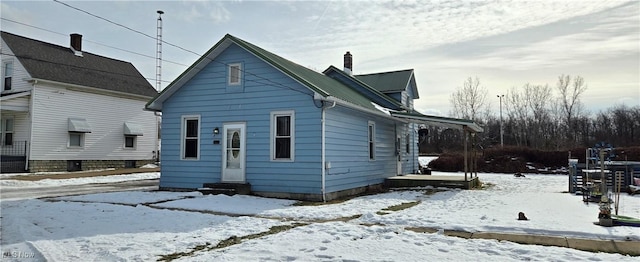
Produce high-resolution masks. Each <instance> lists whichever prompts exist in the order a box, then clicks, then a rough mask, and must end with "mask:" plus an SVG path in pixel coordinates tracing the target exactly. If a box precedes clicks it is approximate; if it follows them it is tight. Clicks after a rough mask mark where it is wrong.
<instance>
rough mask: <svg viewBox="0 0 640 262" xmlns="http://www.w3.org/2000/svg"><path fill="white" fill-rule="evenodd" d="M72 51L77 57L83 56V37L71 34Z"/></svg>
mask: <svg viewBox="0 0 640 262" xmlns="http://www.w3.org/2000/svg"><path fill="white" fill-rule="evenodd" d="M71 50H73V53H74V54H75V55H77V56H82V35H81V34H76V33H73V34H71Z"/></svg>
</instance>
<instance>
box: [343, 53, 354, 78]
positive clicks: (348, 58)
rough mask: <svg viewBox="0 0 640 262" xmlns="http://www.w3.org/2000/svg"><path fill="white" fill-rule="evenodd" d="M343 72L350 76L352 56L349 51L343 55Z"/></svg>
mask: <svg viewBox="0 0 640 262" xmlns="http://www.w3.org/2000/svg"><path fill="white" fill-rule="evenodd" d="M344 72H345V73H347V74H349V75H352V73H353V56H352V55H351V53H349V51H347V53H346V54H344Z"/></svg>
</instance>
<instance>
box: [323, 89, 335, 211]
mask: <svg viewBox="0 0 640 262" xmlns="http://www.w3.org/2000/svg"><path fill="white" fill-rule="evenodd" d="M322 101H323V103H322V120H321V121H322V131H321V132H322V202H327V197H326V187H327V183H326V179H327V156H326V141H327V137H326V134H325V133H326V127H325V122H326V121H325V120H326V118H325V112H326V110H327V109H331V108H334V107H335V106H336V102H335V101H333V104H332V105H331V106H329V107H327V106H325V105H324V101H325V100H322Z"/></svg>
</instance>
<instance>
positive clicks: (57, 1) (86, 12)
mask: <svg viewBox="0 0 640 262" xmlns="http://www.w3.org/2000/svg"><path fill="white" fill-rule="evenodd" d="M53 1H54V2H56V3H59V4H62V5H64V6H67V7H69V8H72V9H74V10H77V11H80V12H82V13H85V14H87V15H90V16H93V17H95V18H98V19H100V20H104V21H106V22H108V23H110V24H114V25H117V26H120V27H122V28H125V29H127V30H130V31H132V32H135V33H138V34H141V35H143V36H146V37H148V38H151V39H154V40H157V38H156V37H153V36H151V35H149V34H146V33H143V32H141V31H138V30H135V29H133V28H130V27H128V26H125V25H123V24H120V23H117V22H114V21H111V20H109V19H108V18H104V17H102V16H99V15H96V14H93V13H91V12H89V11H85V10H82V9H80V8H77V7H74V6H71V5H69V4H67V3H64V2H61V1H59V0H53ZM161 42H162V43H164V44H167V45H170V46H173V47H175V48H178V49H180V50H183V51H185V52H188V53H191V54H194V55H197V56H199V57H203V58H205V59H208V60H209V61H210V62H215V63H218V64H222V65H225V66H229V64H226V63H223V62H220V61H215V60H213V59H210V58H208V57H205V56H204V55H202V54H199V53H197V52H194V51H191V50H189V49H186V48H183V47H181V46H178V45H175V44H172V43H169V42H166V41H164V40H161ZM240 71H242V72H244V73H245V74H250V75H252V76H254V77H256V78H260V79H262V80H265V81H267V82H270V83H273V84H266V83H262V84H264V85H270V86H274V87H278V86H279V87H284V88H287V89H290V90H293V91H297V92H300V91H299V90H297V89H294V88H292V87H289V86H286V85H283V84H281V83H278V82H274V81H272V80H271V79H268V78H264V77H261V76H258V75H256V74H253V73H251V72H247V71H246V70H244V69H241V70H240ZM245 80H246V79H245ZM300 93H303V94H306V95H309V94H307V93H304V92H300Z"/></svg>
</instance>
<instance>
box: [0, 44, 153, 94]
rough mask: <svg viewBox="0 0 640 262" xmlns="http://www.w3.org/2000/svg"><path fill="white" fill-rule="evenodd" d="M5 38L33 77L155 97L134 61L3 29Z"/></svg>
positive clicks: (151, 87)
mask: <svg viewBox="0 0 640 262" xmlns="http://www.w3.org/2000/svg"><path fill="white" fill-rule="evenodd" d="M2 39H3V40H4V41H5V43H6V44H7V45H8V47H9V48H10V49H11V51H12V52H13V54H14V55H15V57H16V58H17V59H18V61H20V64H21V65H22V66H23V67H24V68H25V70H27V72H28V73H29V75H30V76H31V77H32V78H34V79H41V80H49V81H54V82H60V83H67V84H73V85H78V86H85V87H92V88H98V89H104V90H108V91H115V92H121V93H127V94H134V95H141V96H147V97H153V96H155V95H156V94H157V92H156V90H155V89H154V88H153V86H151V84H150V83H149V82H148V81H147V80H146V79H145V78H144V77H143V76H142V74H140V72H139V71H138V70H137V69H136V68H135V67H134V66H133V64H131V63H129V62H125V61H121V60H116V59H112V58H108V57H104V56H99V55H94V54H92V53H89V52H85V51H82V56H76V55H75V54H74V52H73V50H71V48H69V47H63V46H58V45H54V44H50V43H46V42H42V41H39V40H34V39H30V38H26V37H23V36H19V35H15V34H11V33H8V32H4V31H3V32H2Z"/></svg>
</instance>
